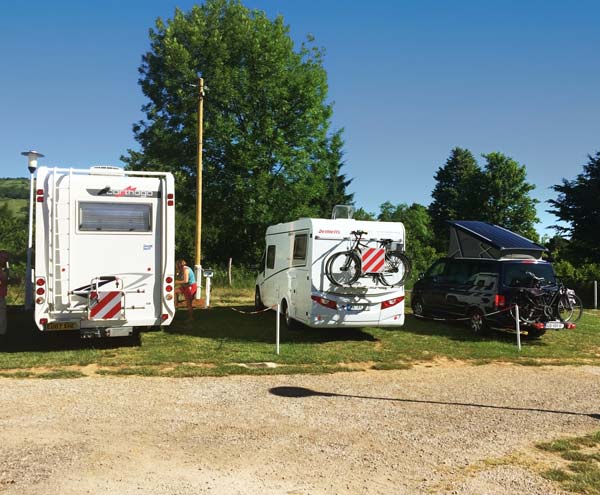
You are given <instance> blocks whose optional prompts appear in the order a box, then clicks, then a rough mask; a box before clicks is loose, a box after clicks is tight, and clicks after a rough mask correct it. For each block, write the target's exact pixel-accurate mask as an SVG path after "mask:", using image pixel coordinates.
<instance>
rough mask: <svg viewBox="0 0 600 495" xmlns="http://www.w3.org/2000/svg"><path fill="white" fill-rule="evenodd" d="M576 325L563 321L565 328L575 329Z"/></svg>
mask: <svg viewBox="0 0 600 495" xmlns="http://www.w3.org/2000/svg"><path fill="white" fill-rule="evenodd" d="M576 327H577V325H575V323H565V328H566V329H567V330H575V328H576Z"/></svg>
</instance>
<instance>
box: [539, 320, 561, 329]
mask: <svg viewBox="0 0 600 495" xmlns="http://www.w3.org/2000/svg"><path fill="white" fill-rule="evenodd" d="M544 328H553V329H559V328H565V324H564V323H562V322H560V321H548V322H546V324H545V325H544Z"/></svg>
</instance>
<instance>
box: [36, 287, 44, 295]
mask: <svg viewBox="0 0 600 495" xmlns="http://www.w3.org/2000/svg"><path fill="white" fill-rule="evenodd" d="M45 292H46V291H45V290H44V288H43V287H38V288H37V289H36V291H35V293H36V294H37V295H38V296H43V295H44V293H45Z"/></svg>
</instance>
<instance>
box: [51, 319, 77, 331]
mask: <svg viewBox="0 0 600 495" xmlns="http://www.w3.org/2000/svg"><path fill="white" fill-rule="evenodd" d="M79 326H80V324H79V322H78V321H52V322H50V323H48V324H47V325H46V330H77V329H79Z"/></svg>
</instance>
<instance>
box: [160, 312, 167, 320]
mask: <svg viewBox="0 0 600 495" xmlns="http://www.w3.org/2000/svg"><path fill="white" fill-rule="evenodd" d="M161 318H162V321H165V320H168V319H169V315H168V314H167V313H163V314H162V316H161Z"/></svg>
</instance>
